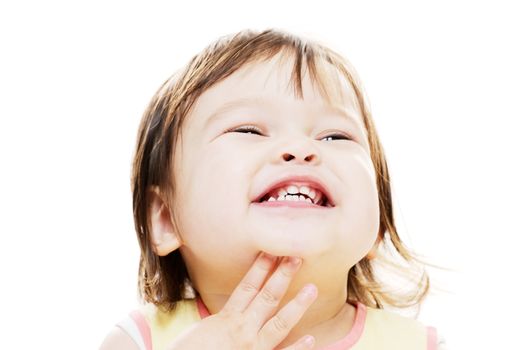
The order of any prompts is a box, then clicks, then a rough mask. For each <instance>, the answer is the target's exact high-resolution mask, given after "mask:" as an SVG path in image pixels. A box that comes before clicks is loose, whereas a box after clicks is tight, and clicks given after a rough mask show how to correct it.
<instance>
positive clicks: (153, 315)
mask: <svg viewBox="0 0 526 350" xmlns="http://www.w3.org/2000/svg"><path fill="white" fill-rule="evenodd" d="M353 305H355V307H356V316H355V319H354V323H353V326H352V328H351V330H350V332H349V333H348V334H347V335H346V336H345V337H344V338H342V339H340V340H339V341H337V342H336V343H334V344H331V345H329V346H326V347H324V350H349V349H352V350H371V349H374V350H383V349H386V350H387V349H389V350H425V349H428V350H435V349H438V347H437V345H438V344H437V336H436V331H435V329H434V328H432V327H425V326H424V325H422V324H421V323H420V322H418V321H416V320H413V319H410V318H407V317H403V316H400V315H398V314H395V313H392V312H389V311H386V310H381V309H375V308H371V307H367V306H365V305H364V304H362V303H359V302H354V303H353ZM209 315H210V314H209V312H208V310H207V309H206V306H205V305H204V304H203V303H202V301H201V300H200V299H190V300H183V301H180V302H179V303H178V304H177V308H176V309H175V310H174V311H172V312H170V313H166V312H162V311H161V310H159V309H157V308H156V307H155V306H154V305H151V304H148V305H145V306H143V307H142V308H141V309H140V310H138V311H135V312H132V313H131V314H130V318H131V319H132V320H133V321H130V322H129V324H127V325H126V324H125V323H124V322H121V323H120V324H118V326H120V327H121V328H122V329H124V330H125V331H126V332H127V333H128V334H129V335H130V336H132V338H134V340H135V341H136V343H137V344H138V345H139V347H140V348H141V350H165V349H166V348H167V346H168V345H169V344H170V343H171V342H173V340H174V338H175V337H177V335H178V334H180V333H181V332H182V331H183V330H185V329H186V328H187V327H188V326H190V325H191V324H193V323H195V322H198V321H199V320H200V319H202V318H204V317H207V316H209Z"/></svg>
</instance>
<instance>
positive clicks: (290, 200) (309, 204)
mask: <svg viewBox="0 0 526 350" xmlns="http://www.w3.org/2000/svg"><path fill="white" fill-rule="evenodd" d="M255 203H257V204H261V205H264V206H268V207H283V206H287V207H293V208H313V207H314V208H316V207H318V208H320V207H321V208H332V207H333V205H331V204H330V203H329V201H328V199H327V197H326V196H325V195H323V194H322V195H321V198H319V199H318V200H316V202H313V200H312V199H311V198H309V196H306V195H304V194H301V193H299V194H296V195H288V194H287V195H285V196H279V197H277V198H276V197H273V196H271V194H270V193H269V194H266V195H265V196H263V197H262V198H261V199H260V200H259V201H258V202H255Z"/></svg>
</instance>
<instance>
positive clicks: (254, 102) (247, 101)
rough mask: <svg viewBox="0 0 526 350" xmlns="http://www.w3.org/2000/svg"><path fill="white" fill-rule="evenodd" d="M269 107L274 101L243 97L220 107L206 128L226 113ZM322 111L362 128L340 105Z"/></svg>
mask: <svg viewBox="0 0 526 350" xmlns="http://www.w3.org/2000/svg"><path fill="white" fill-rule="evenodd" d="M254 106H259V107H268V106H272V100H269V99H265V98H263V97H261V96H252V97H241V98H238V99H235V100H232V101H228V102H226V103H224V104H222V105H221V106H220V107H218V108H217V109H216V110H215V111H214V112H213V113H212V114H211V115H210V117H209V118H208V119H207V120H206V122H205V126H207V125H209V124H210V123H212V122H214V121H215V120H217V119H220V117H221V116H222V115H224V114H225V113H227V112H229V111H232V110H235V109H236V108H240V107H254ZM320 111H322V112H328V113H331V114H332V115H336V116H339V117H341V118H343V119H345V120H347V121H350V122H351V123H353V124H354V125H355V126H356V127H358V128H359V129H360V128H361V126H360V123H359V122H358V121H357V120H356V118H354V117H353V116H352V115H351V114H349V113H348V112H347V111H346V109H345V108H343V107H341V106H338V105H330V104H324V105H322V106H321V107H320Z"/></svg>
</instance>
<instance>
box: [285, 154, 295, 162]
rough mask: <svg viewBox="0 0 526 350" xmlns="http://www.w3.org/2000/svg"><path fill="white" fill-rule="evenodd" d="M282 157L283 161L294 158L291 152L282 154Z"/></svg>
mask: <svg viewBox="0 0 526 350" xmlns="http://www.w3.org/2000/svg"><path fill="white" fill-rule="evenodd" d="M283 159H285V161H287V162H288V161H289V160H292V159H294V156H293V155H292V154H290V153H286V154H284V155H283Z"/></svg>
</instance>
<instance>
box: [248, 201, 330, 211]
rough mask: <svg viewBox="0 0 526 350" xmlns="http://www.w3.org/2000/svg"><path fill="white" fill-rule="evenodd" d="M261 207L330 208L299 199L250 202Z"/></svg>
mask: <svg viewBox="0 0 526 350" xmlns="http://www.w3.org/2000/svg"><path fill="white" fill-rule="evenodd" d="M252 204H254V205H256V206H258V207H262V208H284V207H286V208H299V209H331V207H323V206H321V205H315V204H312V203H309V202H301V201H272V202H268V201H267V202H261V203H252Z"/></svg>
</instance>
